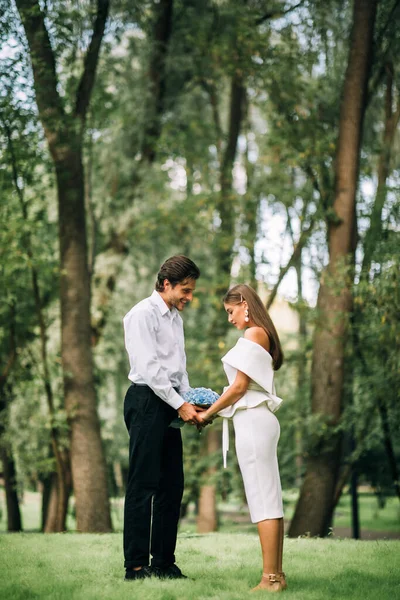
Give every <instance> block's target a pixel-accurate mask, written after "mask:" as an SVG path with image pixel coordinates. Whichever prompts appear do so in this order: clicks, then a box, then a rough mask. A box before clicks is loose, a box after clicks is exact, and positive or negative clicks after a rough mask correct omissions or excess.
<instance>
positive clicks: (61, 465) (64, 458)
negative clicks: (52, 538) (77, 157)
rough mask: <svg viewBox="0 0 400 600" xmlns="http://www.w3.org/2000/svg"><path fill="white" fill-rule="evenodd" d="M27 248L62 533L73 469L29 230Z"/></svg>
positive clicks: (57, 526)
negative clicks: (64, 444) (60, 425)
mask: <svg viewBox="0 0 400 600" xmlns="http://www.w3.org/2000/svg"><path fill="white" fill-rule="evenodd" d="M3 125H4V130H5V132H6V136H7V141H8V149H9V154H10V160H11V167H12V171H13V180H14V186H15V190H16V192H17V196H18V199H19V203H20V206H21V212H22V217H23V220H24V221H25V223H27V224H28V221H29V219H28V211H27V206H26V202H25V199H24V193H23V188H22V187H21V186H20V184H19V177H20V176H19V172H18V161H17V157H16V154H15V151H14V144H13V139H12V132H11V128H10V126H9V124H8V123H7V122H6V121H5V120H4V119H3ZM24 247H25V250H26V253H27V255H28V257H29V259H30V261H29V268H30V271H31V279H32V291H33V299H34V302H35V310H36V316H37V320H38V324H39V332H40V353H41V360H42V373H41V378H42V380H43V386H44V389H45V393H46V399H47V406H48V410H49V415H50V419H51V423H52V425H51V429H50V438H51V447H52V451H53V455H54V458H55V461H56V479H57V483H56V488H57V496H56V497H57V500H58V508H57V511H56V513H55V517H54V518H52V520H51V523H52V526H51V528H50V526H49V525H46V527H45V530H46V531H47V532H49V531H52V532H60V531H64V530H65V521H66V514H67V509H68V499H69V494H70V483H69V479H70V467H69V456H68V453H67V452H65V451H63V450H62V449H61V447H60V440H59V431H58V429H57V427H56V426H55V424H54V420H55V407H54V395H53V390H52V387H51V381H50V370H49V364H48V353H47V331H46V323H45V316H44V312H43V301H42V294H41V291H40V286H39V276H38V272H37V269H36V267H35V261H34V255H33V250H32V240H31V235H30V232H29V229H27V232H26V233H25V236H24Z"/></svg>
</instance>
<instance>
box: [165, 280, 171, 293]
mask: <svg viewBox="0 0 400 600" xmlns="http://www.w3.org/2000/svg"><path fill="white" fill-rule="evenodd" d="M163 288H164V292H165V291H167V290H170V289H171V288H172V285H171V282H170V280H169V279H164V281H163Z"/></svg>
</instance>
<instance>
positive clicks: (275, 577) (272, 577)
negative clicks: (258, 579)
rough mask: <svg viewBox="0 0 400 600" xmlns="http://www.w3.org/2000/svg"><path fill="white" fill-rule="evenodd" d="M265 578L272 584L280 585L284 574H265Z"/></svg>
mask: <svg viewBox="0 0 400 600" xmlns="http://www.w3.org/2000/svg"><path fill="white" fill-rule="evenodd" d="M283 576H284V575H283ZM263 577H265V579H268V580H269V582H270V583H280V582H281V579H282V573H263Z"/></svg>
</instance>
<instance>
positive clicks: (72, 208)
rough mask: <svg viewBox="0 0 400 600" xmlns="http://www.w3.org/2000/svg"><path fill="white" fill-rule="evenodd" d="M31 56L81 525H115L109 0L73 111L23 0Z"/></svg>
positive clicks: (45, 38) (39, 25)
mask: <svg viewBox="0 0 400 600" xmlns="http://www.w3.org/2000/svg"><path fill="white" fill-rule="evenodd" d="M16 4H17V7H18V10H19V13H20V15H21V20H22V23H23V26H24V29H25V33H26V37H27V40H28V45H29V49H30V57H31V62H32V69H33V77H34V84H35V93H36V100H37V105H38V110H39V118H40V120H41V122H42V124H43V127H44V131H45V135H46V139H47V142H48V145H49V150H50V154H51V156H52V159H53V162H54V166H55V171H56V180H57V192H58V210H59V242H60V270H61V281H60V298H61V329H62V336H61V354H62V366H63V375H64V398H65V406H66V409H67V413H68V417H69V420H70V425H71V446H70V448H71V467H72V477H73V485H74V491H75V497H76V513H77V528H78V530H80V531H94V532H96V531H98V532H104V531H110V530H111V515H110V504H109V498H108V492H107V477H106V468H105V459H104V453H103V448H102V442H101V436H100V423H99V419H98V415H97V409H96V393H95V388H94V380H93V362H92V351H91V340H90V278H89V271H88V265H87V242H86V224H85V197H84V184H83V182H84V174H83V164H82V137H83V132H84V128H85V121H86V114H87V109H88V106H89V102H90V96H91V92H92V89H93V85H94V79H95V72H96V66H97V62H98V57H99V51H100V45H101V41H102V38H103V34H104V29H105V23H106V20H107V16H108V8H109V2H108V0H98V1H97V15H96V19H95V23H94V26H93V35H92V39H91V41H90V44H89V47H88V50H87V52H86V56H85V60H84V70H83V74H82V77H81V80H80V84H79V86H78V89H77V93H76V102H75V111H74V113H73V114H72V115H68V114H67V113H66V111H65V110H64V107H63V101H62V98H61V97H60V95H59V93H58V89H57V86H58V81H57V74H56V62H55V56H54V53H53V50H52V47H51V43H50V38H49V34H48V31H47V29H46V24H45V18H44V14H43V12H42V10H41V8H40V5H39V2H38V0H16Z"/></svg>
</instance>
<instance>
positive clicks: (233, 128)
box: [198, 73, 246, 533]
mask: <svg viewBox="0 0 400 600" xmlns="http://www.w3.org/2000/svg"><path fill="white" fill-rule="evenodd" d="M245 97H246V88H245V85H244V79H243V75H242V74H238V73H235V74H234V76H233V78H232V82H231V95H230V111H229V131H228V138H227V145H226V148H225V152H224V155H223V160H222V164H221V171H220V186H221V191H220V195H219V199H218V202H217V206H216V209H217V211H218V213H219V215H220V219H221V224H220V227H219V230H218V233H217V235H216V240H215V249H214V251H215V262H216V276H217V282H216V284H215V287H214V290H213V292H214V294H215V296H216V298H217V299H218V303H216V307H215V312H214V317H213V319H212V320H211V323H210V332H212V335H211V336H210V339H211V340H212V343H211V344H210V346H209V350H208V354H209V356H210V364H211V365H215V364H217V362H218V361H219V358H220V357H219V352H220V344H221V343H223V341H224V338H225V334H226V331H227V320H226V319H225V318H224V314H223V307H222V303H221V301H220V299H221V298H222V296H223V294H224V293H225V292H226V291H227V289H228V287H229V283H230V276H231V267H232V249H233V244H234V234H235V230H234V229H235V228H234V226H235V212H234V203H233V198H232V181H233V174H232V169H233V164H234V160H235V156H236V147H237V141H238V137H239V133H240V127H241V124H242V120H243V115H244V102H245ZM214 377H215V376H214ZM209 384H210V385H211V386H213V385H214V383H213V377H212V374H210V381H209ZM205 431H206V432H207V429H206V430H205ZM206 435H207V449H208V453H210V452H214V450H215V447H219V445H220V439H221V436H220V434H218V432H217V431H216V430H215V429H213V428H212V427H210V428H209V430H208V433H206ZM216 445H217V446H216ZM200 499H201V501H200V502H199V515H198V530H199V531H200V527H201V531H202V532H203V533H205V532H206V531H215V529H213V527H216V526H217V523H218V519H217V509H216V489H215V484H208V485H205V486H202V487H201V488H200ZM212 515H213V516H212ZM207 526H208V527H210V529H206V527H207Z"/></svg>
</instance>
